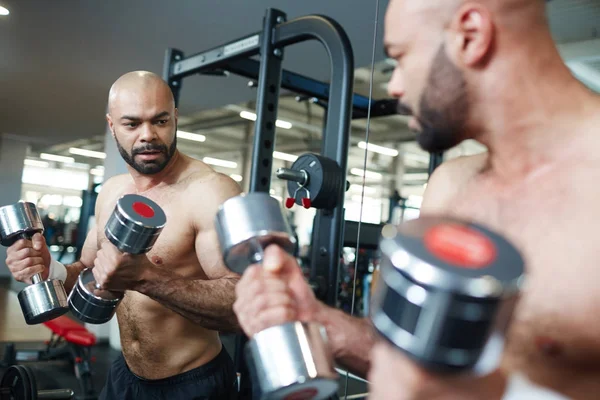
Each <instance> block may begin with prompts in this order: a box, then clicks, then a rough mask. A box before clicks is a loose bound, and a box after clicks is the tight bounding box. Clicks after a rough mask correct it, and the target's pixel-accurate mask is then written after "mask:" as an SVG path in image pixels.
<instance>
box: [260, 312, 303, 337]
mask: <svg viewBox="0 0 600 400" xmlns="http://www.w3.org/2000/svg"><path fill="white" fill-rule="evenodd" d="M296 316H297V312H296V310H295V309H294V308H292V307H289V306H279V307H273V308H269V309H267V310H265V311H263V312H261V313H260V315H259V316H258V318H257V323H256V328H255V329H256V331H257V332H260V331H262V330H265V329H267V328H270V327H272V326H277V325H281V324H285V323H287V322H292V321H295V320H296Z"/></svg>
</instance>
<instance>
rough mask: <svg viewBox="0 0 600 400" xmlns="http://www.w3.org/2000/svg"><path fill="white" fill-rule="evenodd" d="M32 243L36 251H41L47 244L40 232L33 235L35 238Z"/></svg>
mask: <svg viewBox="0 0 600 400" xmlns="http://www.w3.org/2000/svg"><path fill="white" fill-rule="evenodd" d="M31 242H32V244H33V248H34V249H35V250H41V249H42V247H44V245H45V244H46V241H45V240H44V237H43V236H42V234H41V233H39V232H38V233H36V234H35V235H33V237H32V238H31Z"/></svg>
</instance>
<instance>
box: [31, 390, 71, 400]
mask: <svg viewBox="0 0 600 400" xmlns="http://www.w3.org/2000/svg"><path fill="white" fill-rule="evenodd" d="M74 395H75V393H74V392H73V391H72V390H71V389H54V390H38V392H37V397H38V399H55V400H64V399H71V398H73V396H74Z"/></svg>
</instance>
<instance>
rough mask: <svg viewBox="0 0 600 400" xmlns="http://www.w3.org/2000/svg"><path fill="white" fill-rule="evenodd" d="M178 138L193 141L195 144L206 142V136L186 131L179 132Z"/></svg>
mask: <svg viewBox="0 0 600 400" xmlns="http://www.w3.org/2000/svg"><path fill="white" fill-rule="evenodd" d="M177 137H178V138H181V139H186V140H191V141H194V142H204V141H206V136H204V135H200V134H198V133H191V132H185V131H177Z"/></svg>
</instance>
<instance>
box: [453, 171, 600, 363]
mask: <svg viewBox="0 0 600 400" xmlns="http://www.w3.org/2000/svg"><path fill="white" fill-rule="evenodd" d="M599 202H600V193H599V192H598V191H596V190H594V189H593V188H591V187H585V186H583V185H581V186H578V185H577V182H576V181H571V180H561V179H556V180H554V182H548V181H540V182H538V185H533V186H531V187H527V188H525V190H517V191H507V192H495V191H493V190H489V187H487V188H486V187H485V186H482V187H477V186H473V187H465V188H464V189H463V190H461V191H459V193H457V195H456V197H455V198H454V199H453V201H450V202H449V203H448V204H447V210H448V212H449V213H450V214H452V215H455V216H458V217H463V218H467V219H470V220H474V221H477V222H479V223H482V224H485V225H487V226H489V227H490V228H492V229H495V230H496V231H498V232H499V233H501V234H503V235H504V236H505V237H507V238H508V239H509V240H511V241H512V242H513V243H514V244H515V245H516V246H517V247H518V248H519V250H520V251H521V252H522V254H523V256H524V258H525V262H526V272H527V281H526V282H527V284H526V286H525V290H524V293H523V297H522V300H521V302H520V304H519V307H518V310H517V313H516V315H515V324H514V326H515V328H514V329H513V339H514V340H513V345H514V346H513V350H514V349H518V350H517V351H518V352H519V353H520V355H521V356H526V355H527V354H530V355H531V354H532V352H533V354H535V353H537V352H539V351H540V350H541V351H544V349H543V347H544V346H545V345H550V344H551V345H555V346H556V348H555V349H558V348H560V349H561V350H560V351H561V352H562V353H563V354H564V355H565V356H566V357H567V358H571V359H572V361H574V362H576V363H577V361H576V360H573V358H577V359H580V358H581V359H584V358H586V357H587V358H589V357H597V361H598V365H600V322H594V321H597V319H596V318H595V317H594V315H596V314H597V310H598V309H600V292H598V291H597V282H600V268H598V267H597V262H598V260H599V259H600V245H599V243H598V239H597V235H596V233H595V232H596V228H595V221H598V220H600V207H598V206H597V204H599ZM536 348H537V350H536Z"/></svg>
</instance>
